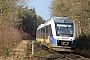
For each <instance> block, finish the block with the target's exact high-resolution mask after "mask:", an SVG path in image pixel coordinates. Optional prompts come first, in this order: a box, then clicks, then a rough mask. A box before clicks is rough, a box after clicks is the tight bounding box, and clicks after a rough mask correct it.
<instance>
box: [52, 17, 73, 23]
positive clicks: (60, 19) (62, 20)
mask: <svg viewBox="0 0 90 60" xmlns="http://www.w3.org/2000/svg"><path fill="white" fill-rule="evenodd" d="M51 19H53V20H54V21H55V22H56V23H73V22H74V21H73V20H70V19H69V18H68V17H52V18H51Z"/></svg>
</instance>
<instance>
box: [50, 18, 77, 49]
mask: <svg viewBox="0 0 90 60" xmlns="http://www.w3.org/2000/svg"><path fill="white" fill-rule="evenodd" d="M54 20H55V21H54V23H55V25H54V26H55V28H54V27H52V34H53V36H51V37H50V43H51V47H52V49H55V50H58V51H72V50H74V49H75V43H76V39H75V38H76V28H75V23H74V21H72V20H69V19H68V18H57V19H54Z"/></svg>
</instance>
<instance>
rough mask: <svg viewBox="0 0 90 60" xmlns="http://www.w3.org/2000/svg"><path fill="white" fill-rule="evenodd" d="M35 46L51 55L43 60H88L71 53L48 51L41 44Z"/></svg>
mask: <svg viewBox="0 0 90 60" xmlns="http://www.w3.org/2000/svg"><path fill="white" fill-rule="evenodd" d="M36 45H37V46H39V47H41V48H42V49H44V50H46V51H47V52H48V53H49V54H51V55H50V56H48V57H46V58H45V60H90V59H89V58H86V57H83V56H81V55H77V54H76V53H73V52H60V51H58V52H57V51H54V50H52V49H48V48H47V47H45V46H43V45H41V44H38V43H36ZM47 55H48V54H47Z"/></svg>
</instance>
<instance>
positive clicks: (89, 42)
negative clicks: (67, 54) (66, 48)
mask: <svg viewBox="0 0 90 60" xmlns="http://www.w3.org/2000/svg"><path fill="white" fill-rule="evenodd" d="M76 49H79V50H82V49H86V50H87V49H90V35H88V36H86V35H85V34H84V33H82V34H81V35H80V36H79V37H78V39H77V41H76Z"/></svg>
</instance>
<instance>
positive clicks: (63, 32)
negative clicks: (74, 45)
mask: <svg viewBox="0 0 90 60" xmlns="http://www.w3.org/2000/svg"><path fill="white" fill-rule="evenodd" d="M56 35H57V36H63V37H73V24H66V23H65V24H59V23H58V24H56Z"/></svg>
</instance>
